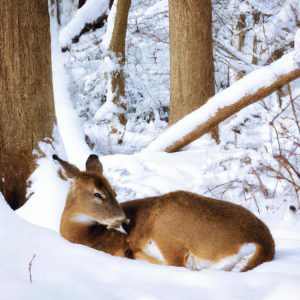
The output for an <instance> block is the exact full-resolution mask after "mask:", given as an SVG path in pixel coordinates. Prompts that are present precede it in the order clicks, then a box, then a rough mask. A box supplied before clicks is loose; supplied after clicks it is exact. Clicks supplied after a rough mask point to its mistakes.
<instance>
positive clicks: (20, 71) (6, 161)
mask: <svg viewBox="0 0 300 300" xmlns="http://www.w3.org/2000/svg"><path fill="white" fill-rule="evenodd" d="M0 28H1V34H0V45H1V46H0V105H1V110H0V139H1V140H0V144H1V147H0V179H1V182H0V190H1V192H2V193H3V194H4V197H5V198H6V199H7V201H8V203H9V204H10V206H11V207H12V208H14V209H16V208H18V207H20V206H21V205H22V204H23V203H24V202H25V199H26V198H25V194H26V180H27V179H28V177H29V175H30V173H31V172H32V171H33V168H34V156H33V154H32V151H33V150H34V149H35V148H36V147H37V146H38V142H39V141H41V140H42V139H43V138H45V137H51V136H52V129H53V124H54V121H55V114H54V102H53V94H52V74H51V55H50V26H49V14H48V1H47V0H41V1H29V0H24V1H17V0H4V1H3V2H2V3H1V9H0Z"/></svg>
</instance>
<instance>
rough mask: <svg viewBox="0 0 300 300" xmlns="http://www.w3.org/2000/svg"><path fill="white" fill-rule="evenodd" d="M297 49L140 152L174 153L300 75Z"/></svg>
mask: <svg viewBox="0 0 300 300" xmlns="http://www.w3.org/2000/svg"><path fill="white" fill-rule="evenodd" d="M299 53H300V51H299V50H297V51H292V52H290V53H289V54H286V55H285V56H283V57H282V58H281V59H279V60H277V61H275V62H274V63H272V64H271V65H269V66H266V67H262V68H261V69H258V70H255V71H253V72H252V73H250V74H248V75H247V76H245V77H244V78H242V79H241V80H239V81H237V82H236V83H234V84H233V85H232V86H230V87H229V88H227V89H225V90H223V91H222V92H220V93H218V94H217V95H215V96H214V97H212V98H211V99H210V100H209V101H208V102H207V103H206V104H204V105H203V106H202V107H200V108H198V109H197V110H195V111H194V112H192V113H191V114H189V115H187V116H186V117H184V118H183V119H181V120H180V121H178V122H177V123H176V124H174V125H173V126H171V127H170V128H169V129H168V130H167V131H166V132H164V133H163V134H161V135H160V136H159V137H158V138H157V139H156V140H155V141H153V142H152V143H151V144H150V145H149V146H148V147H147V148H146V149H145V150H144V151H167V152H175V151H178V150H179V149H181V148H182V147H184V146H186V145H188V144H189V143H191V142H193V141H195V140H196V139H198V138H200V137H201V136H202V135H204V134H205V133H208V132H209V131H210V130H211V129H212V128H214V127H215V126H217V125H218V124H219V123H221V122H222V121H224V120H226V119H227V118H229V117H231V116H232V115H234V114H235V113H237V112H238V111H240V110H241V109H243V108H245V107H247V106H248V105H250V104H252V103H254V102H257V101H259V100H261V99H263V98H265V97H267V96H268V95H270V94H271V93H273V92H274V91H276V90H277V89H278V88H280V87H282V86H283V85H285V84H287V83H289V82H290V81H292V80H295V79H297V78H299V77H300V63H299V61H300V60H299V59H298V55H299Z"/></svg>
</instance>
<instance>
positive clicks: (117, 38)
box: [108, 0, 131, 125]
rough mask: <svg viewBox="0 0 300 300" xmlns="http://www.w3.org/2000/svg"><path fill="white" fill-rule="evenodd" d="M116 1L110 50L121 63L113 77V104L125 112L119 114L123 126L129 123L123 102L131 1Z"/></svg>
mask: <svg viewBox="0 0 300 300" xmlns="http://www.w3.org/2000/svg"><path fill="white" fill-rule="evenodd" d="M115 1H117V2H116V3H114V4H113V5H116V16H115V22H114V28H113V32H112V37H111V40H110V44H109V48H108V49H109V50H110V51H112V52H113V53H114V54H115V56H116V58H117V60H118V62H119V67H118V70H117V71H114V72H113V74H112V75H111V76H112V78H111V85H112V92H113V94H114V98H113V102H114V104H116V105H117V106H118V107H120V108H121V111H123V112H124V113H120V114H119V121H120V123H121V124H122V125H125V124H126V121H127V120H126V117H125V110H126V104H125V103H124V102H122V98H124V97H125V75H124V65H125V45H126V31H127V21H128V13H129V8H130V5H131V0H115Z"/></svg>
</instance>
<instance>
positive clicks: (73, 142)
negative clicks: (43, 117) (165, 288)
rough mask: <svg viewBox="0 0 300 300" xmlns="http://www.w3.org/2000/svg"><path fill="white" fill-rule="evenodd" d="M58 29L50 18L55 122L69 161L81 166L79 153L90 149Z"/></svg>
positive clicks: (87, 151)
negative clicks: (73, 98)
mask: <svg viewBox="0 0 300 300" xmlns="http://www.w3.org/2000/svg"><path fill="white" fill-rule="evenodd" d="M94 2H98V1H94ZM94 2H93V1H91V0H89V1H87V4H88V3H90V4H89V5H91V3H94ZM98 4H99V3H98ZM83 7H85V6H83ZM58 30H59V28H58V26H57V24H56V22H55V21H54V20H53V18H51V54H52V80H53V92H54V100H55V113H56V118H57V124H58V128H59V131H60V135H61V137H62V140H63V143H64V147H65V152H66V155H67V157H68V159H69V161H70V162H71V163H74V164H76V165H78V166H79V167H83V166H84V165H82V164H81V163H82V159H81V155H85V157H87V156H88V155H89V153H90V149H89V147H88V146H87V144H86V143H85V136H84V133H83V130H82V126H81V124H80V121H79V119H78V117H77V115H76V113H75V111H74V108H73V105H72V101H71V99H70V93H69V89H68V85H69V82H68V75H67V72H66V68H65V64H66V60H67V54H63V53H62V52H61V50H60V46H59V43H58V39H57V36H58V34H57V32H58ZM75 149H76V151H74V150H75Z"/></svg>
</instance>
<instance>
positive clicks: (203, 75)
mask: <svg viewBox="0 0 300 300" xmlns="http://www.w3.org/2000/svg"><path fill="white" fill-rule="evenodd" d="M169 12H170V17H169V22H170V68H171V74H170V79H171V80H170V118H169V123H170V124H174V123H175V122H177V121H178V120H180V119H181V118H183V117H184V116H186V115H187V114H189V113H190V112H192V111H193V110H195V109H197V108H199V107H200V106H202V105H203V104H204V103H205V102H206V101H207V100H208V99H209V98H210V97H212V96H213V95H214V93H215V82H214V63H213V47H212V5H211V0H185V1H178V0H169ZM214 135H216V137H217V132H215V133H214V134H213V137H214Z"/></svg>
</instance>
